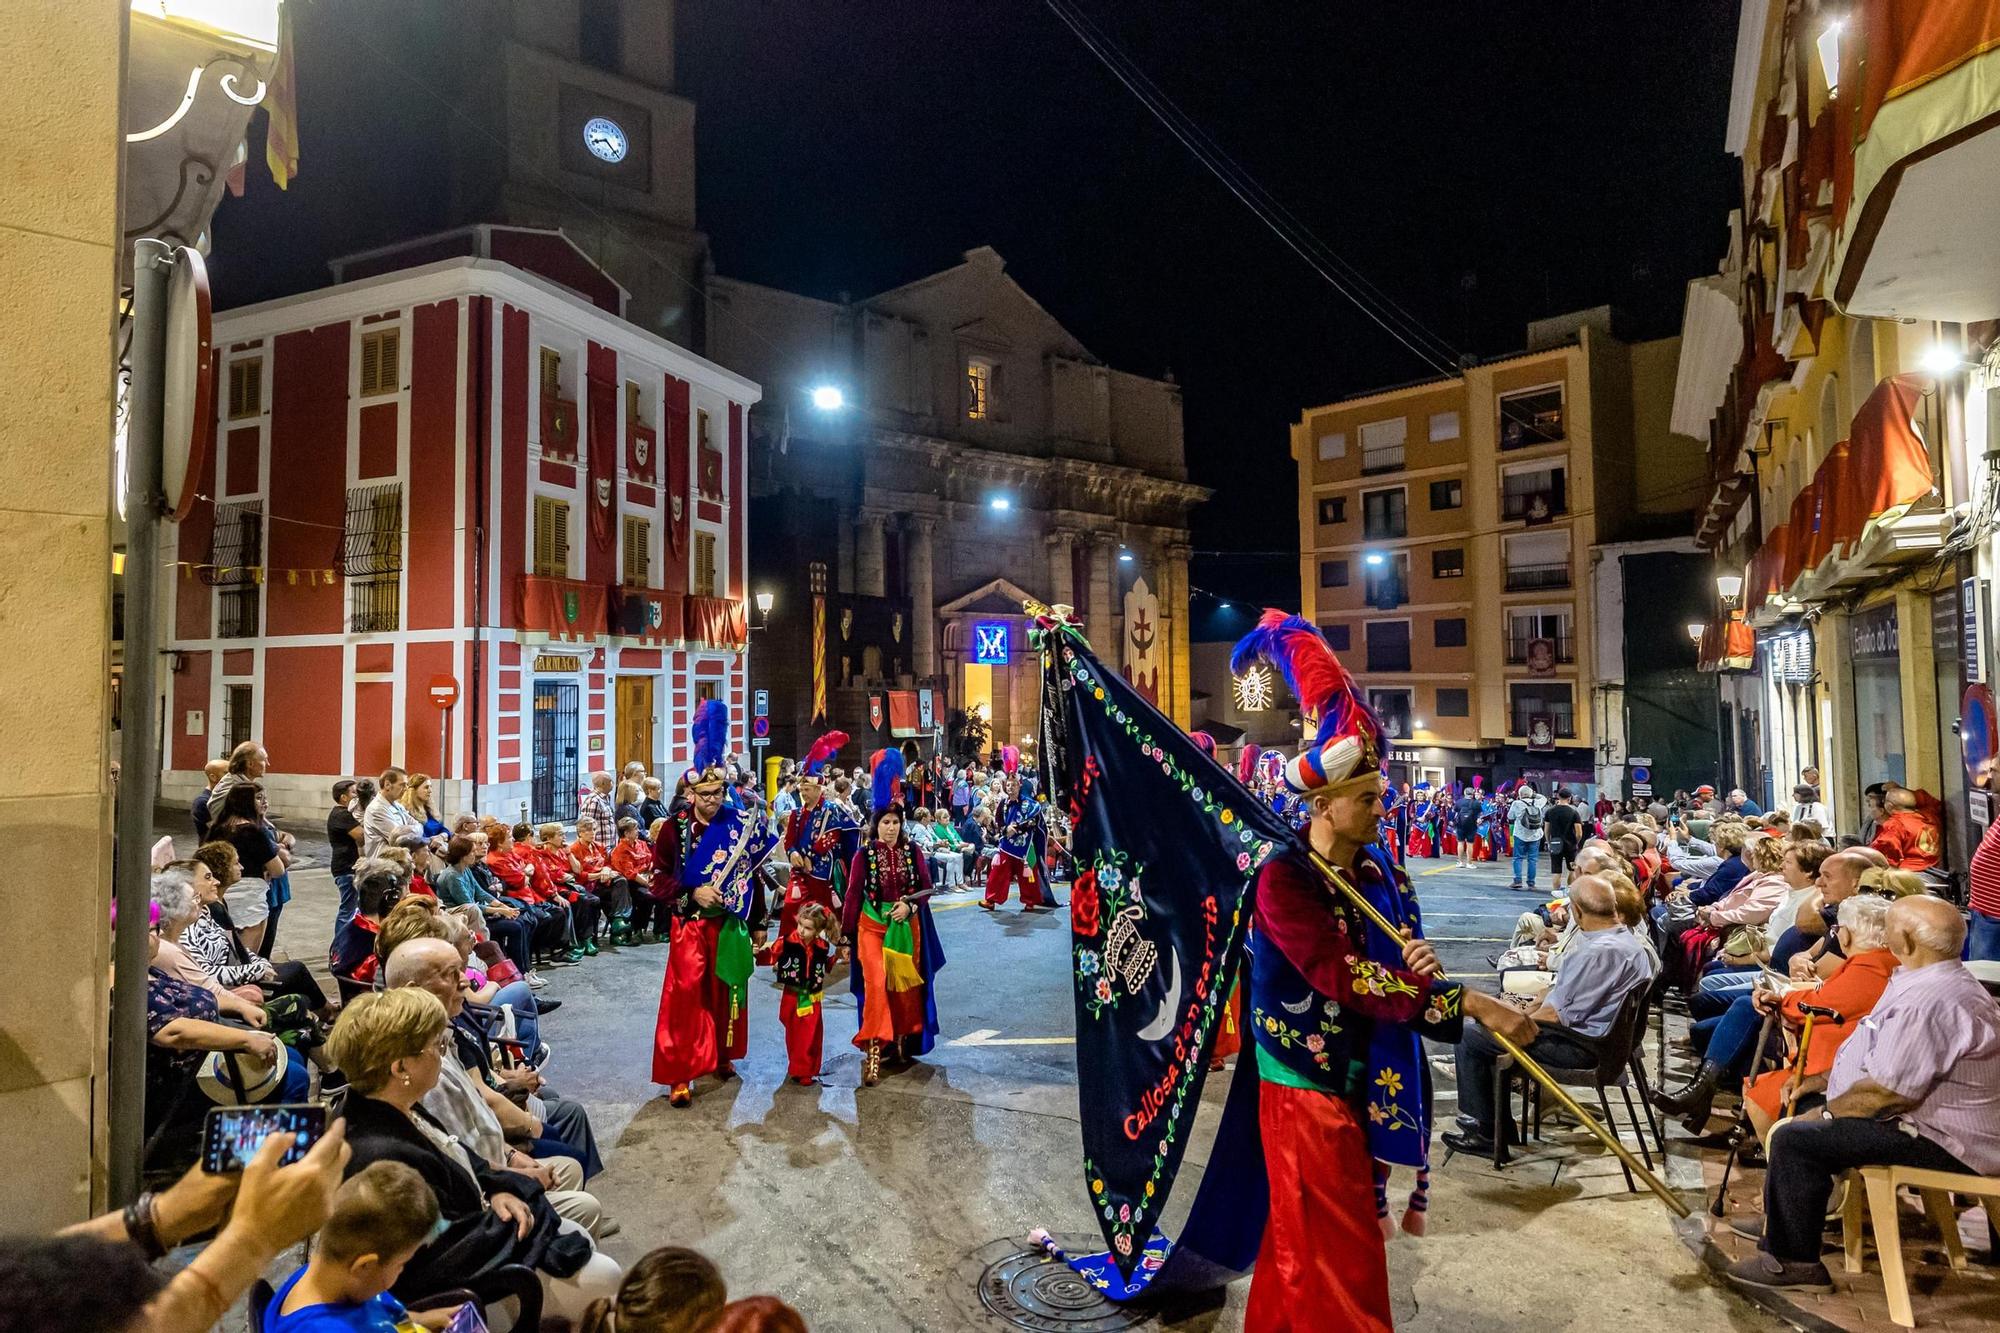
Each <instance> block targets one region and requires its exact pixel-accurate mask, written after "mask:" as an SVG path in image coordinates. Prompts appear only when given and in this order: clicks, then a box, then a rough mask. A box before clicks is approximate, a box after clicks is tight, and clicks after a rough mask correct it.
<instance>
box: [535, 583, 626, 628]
mask: <svg viewBox="0 0 2000 1333" xmlns="http://www.w3.org/2000/svg"><path fill="white" fill-rule="evenodd" d="M607 591H608V590H607V589H606V588H605V586H604V585H603V584H602V583H578V582H576V581H575V580H573V579H551V578H542V577H540V576H539V575H535V574H523V575H522V576H521V583H520V611H519V615H520V625H521V628H522V629H524V630H531V631H534V632H536V633H539V634H547V635H549V636H551V637H553V638H558V639H582V638H594V637H596V636H597V635H600V634H603V633H604V632H605V630H606V627H607V625H608V623H609V622H608V620H607V617H606V614H605V594H606V592H607Z"/></svg>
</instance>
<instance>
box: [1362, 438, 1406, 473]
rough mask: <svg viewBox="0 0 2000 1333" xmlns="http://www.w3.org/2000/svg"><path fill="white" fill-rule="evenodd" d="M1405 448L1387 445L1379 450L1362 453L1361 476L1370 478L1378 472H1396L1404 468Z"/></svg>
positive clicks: (1368, 450)
mask: <svg viewBox="0 0 2000 1333" xmlns="http://www.w3.org/2000/svg"><path fill="white" fill-rule="evenodd" d="M1403 458H1404V453H1403V446H1402V445H1400V444H1392V445H1385V446H1383V447H1381V448H1377V449H1363V450H1362V451H1361V475H1363V476H1364V477H1365V476H1370V475H1372V474H1374V473H1377V472H1395V471H1397V470H1398V469H1400V468H1401V467H1402V466H1403Z"/></svg>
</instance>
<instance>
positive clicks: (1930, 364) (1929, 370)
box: [1917, 343, 1965, 375]
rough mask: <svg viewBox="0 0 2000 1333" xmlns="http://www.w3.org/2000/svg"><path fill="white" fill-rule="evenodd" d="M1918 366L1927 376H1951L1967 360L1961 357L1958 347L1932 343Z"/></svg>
mask: <svg viewBox="0 0 2000 1333" xmlns="http://www.w3.org/2000/svg"><path fill="white" fill-rule="evenodd" d="M1917 364H1918V365H1920V366H1922V367H1923V369H1924V373H1926V374H1929V375H1949V374H1951V372H1952V371H1954V370H1957V369H1958V368H1959V367H1960V366H1962V365H1964V364H1965V358H1963V357H1961V356H1960V355H1959V353H1958V349H1957V348H1956V347H1952V346H1949V345H1947V344H1945V343H1932V344H1931V345H1930V346H1929V347H1926V348H1925V349H1924V354H1923V356H1922V357H1921V358H1919V360H1918V362H1917Z"/></svg>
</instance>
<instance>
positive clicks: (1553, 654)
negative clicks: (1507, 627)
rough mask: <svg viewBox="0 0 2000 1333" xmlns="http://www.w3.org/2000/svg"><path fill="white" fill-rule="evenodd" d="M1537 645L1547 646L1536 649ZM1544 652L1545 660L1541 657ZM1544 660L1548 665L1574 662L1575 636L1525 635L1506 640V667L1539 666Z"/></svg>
mask: <svg viewBox="0 0 2000 1333" xmlns="http://www.w3.org/2000/svg"><path fill="white" fill-rule="evenodd" d="M1537 644H1546V645H1548V646H1547V648H1546V649H1538V648H1537V647H1536V645H1537ZM1544 652H1546V653H1547V657H1546V658H1544V657H1543V653H1544ZM1544 660H1546V661H1547V662H1548V663H1549V664H1550V665H1556V664H1562V665H1567V664H1569V663H1571V662H1574V661H1576V636H1575V635H1572V634H1561V635H1556V636H1553V637H1551V636H1549V635H1546V634H1525V635H1518V636H1515V637H1511V638H1509V639H1508V640H1507V665H1509V666H1539V665H1540V664H1541V663H1542V662H1543V661H1544Z"/></svg>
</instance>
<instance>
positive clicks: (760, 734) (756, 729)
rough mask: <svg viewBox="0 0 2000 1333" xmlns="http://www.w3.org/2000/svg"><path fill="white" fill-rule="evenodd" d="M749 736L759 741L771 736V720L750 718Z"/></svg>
mask: <svg viewBox="0 0 2000 1333" xmlns="http://www.w3.org/2000/svg"><path fill="white" fill-rule="evenodd" d="M750 734H751V735H752V736H755V737H756V738H757V739H758V740H760V741H761V740H763V739H764V738H765V737H767V736H769V735H770V734H771V719H770V718H768V717H758V718H752V719H751V720H750Z"/></svg>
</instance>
